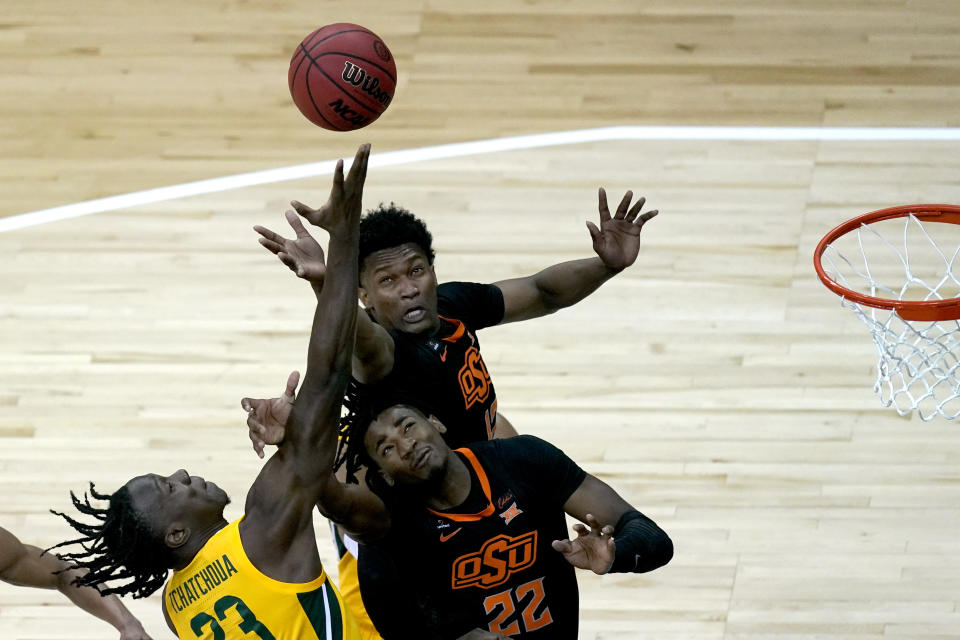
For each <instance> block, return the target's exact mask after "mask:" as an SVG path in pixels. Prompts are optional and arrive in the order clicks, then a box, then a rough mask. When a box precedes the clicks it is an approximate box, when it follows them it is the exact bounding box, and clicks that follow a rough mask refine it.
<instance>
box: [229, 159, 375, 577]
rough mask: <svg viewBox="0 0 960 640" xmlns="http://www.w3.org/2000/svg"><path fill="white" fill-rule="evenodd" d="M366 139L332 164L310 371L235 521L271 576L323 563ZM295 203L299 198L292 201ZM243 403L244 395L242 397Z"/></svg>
mask: <svg viewBox="0 0 960 640" xmlns="http://www.w3.org/2000/svg"><path fill="white" fill-rule="evenodd" d="M369 153H370V147H369V145H363V146H361V147H360V149H359V150H358V151H357V155H356V157H355V158H354V161H353V166H352V167H351V169H350V173H349V175H348V176H347V178H346V179H344V177H343V163H342V162H340V163H338V164H337V169H336V171H335V172H334V179H333V188H332V190H331V195H330V202H331V207H330V209H329V211H328V212H327V215H326V216H325V217H324V218H323V219H322V220H320V221H319V223H320V225H321V226H322V227H323V228H325V229H326V230H327V231H328V232H329V233H330V246H329V253H330V256H329V258H330V260H329V263H328V264H327V275H328V278H327V280H328V281H327V283H326V286H324V287H323V291H322V292H321V296H320V300H319V301H318V304H317V310H316V312H315V313H314V318H313V327H312V330H311V334H310V344H309V347H308V351H307V371H306V374H305V376H304V380H303V385H302V388H301V389H300V392H299V394H298V396H297V399H296V402H295V403H294V405H293V410H292V413H291V415H290V422H289V425H288V428H287V432H286V437H285V438H284V441H283V442H282V443H281V445H280V446H279V447H278V449H277V451H276V453H274V455H273V456H271V458H270V459H269V460H268V461H267V463H266V464H265V465H264V467H263V470H262V471H261V472H260V475H259V476H257V479H256V481H255V482H254V483H253V486H252V487H251V488H250V491H249V493H248V494H247V503H246V509H245V513H246V517H245V518H244V520H243V522H242V523H241V525H240V535H241V539H242V541H243V545H244V549H245V550H246V552H247V555H249V557H250V560H251V561H252V562H253V563H254V565H255V566H257V567H258V568H259V569H260V570H261V571H263V572H264V573H266V574H267V575H268V576H270V577H272V578H274V579H277V580H281V581H285V582H305V581H309V580H312V579H314V578H316V576H317V575H319V573H320V571H321V568H322V567H321V564H320V557H319V554H318V553H317V547H316V539H315V534H314V529H313V516H312V511H313V507H314V505H315V504H316V503H317V501H318V500H319V499H320V498H321V496H322V494H323V492H324V490H325V488H326V486H327V485H328V484H329V481H328V478H327V476H332V467H333V456H334V452H335V447H334V448H330V447H329V446H327V438H326V437H325V436H326V434H327V433H330V434H332V435H333V437H334V438H335V437H336V428H337V423H338V421H339V417H340V405H341V401H342V398H343V394H344V391H345V390H346V386H347V381H348V379H349V375H350V358H351V356H352V351H353V342H354V334H355V332H356V315H357V304H356V295H357V286H358V285H357V266H356V265H357V252H358V244H359V237H358V236H359V233H358V228H357V227H358V224H359V220H360V210H361V198H362V194H363V183H364V180H365V178H366V167H367V159H368V157H369ZM294 207H296V203H294ZM242 403H243V404H244V406H249V401H248V400H247V399H244V401H243V402H242Z"/></svg>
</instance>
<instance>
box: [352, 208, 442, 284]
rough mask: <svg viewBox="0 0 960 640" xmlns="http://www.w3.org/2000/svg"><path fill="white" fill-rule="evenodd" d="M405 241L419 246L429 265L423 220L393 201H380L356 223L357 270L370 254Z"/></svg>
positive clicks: (429, 240) (429, 250)
mask: <svg viewBox="0 0 960 640" xmlns="http://www.w3.org/2000/svg"><path fill="white" fill-rule="evenodd" d="M408 242H409V243H412V244H415V245H417V246H418V247H420V249H421V250H422V251H423V254H424V255H425V256H427V262H428V264H433V258H434V256H435V254H434V252H433V236H431V235H430V232H429V231H427V225H425V224H424V223H423V220H421V219H420V218H418V217H417V216H415V215H413V214H412V213H410V212H409V211H407V210H406V209H404V208H403V207H399V206H397V205H396V204H394V203H393V202H391V203H390V204H389V205H386V204H384V203H382V202H381V203H380V206H378V207H377V208H376V209H370V210H369V211H367V213H366V215H364V216H363V218H361V220H360V255H359V257H358V259H357V264H358V265H359V268H360V271H361V272H362V271H363V263H364V261H365V260H366V259H367V256H369V255H370V254H371V253H373V252H375V251H380V250H382V249H389V248H391V247H398V246H400V245H402V244H407V243H408Z"/></svg>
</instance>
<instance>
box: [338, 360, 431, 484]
mask: <svg viewBox="0 0 960 640" xmlns="http://www.w3.org/2000/svg"><path fill="white" fill-rule="evenodd" d="M396 405H404V406H407V407H411V408H413V409H415V410H417V411H419V412H420V413H421V414H423V415H424V416H429V415H431V414H433V413H435V412H434V411H433V410H432V408H431V406H430V405H429V404H427V403H426V402H425V401H424V400H423V399H421V398H419V397H418V396H417V395H415V394H412V393H410V392H409V391H406V390H405V389H404V388H403V387H401V386H397V384H396V382H393V383H391V384H376V383H374V384H362V383H360V382H358V381H357V380H356V379H355V378H350V383H349V384H348V385H347V393H346V396H345V397H344V399H343V407H344V409H345V410H346V413H345V414H344V415H343V416H342V417H341V418H340V424H339V434H340V441H339V443H338V444H337V455H336V457H335V458H334V463H333V469H334V471H337V470H338V469H340V467H342V466H346V475H347V482H353V483H358V482H359V480H358V478H357V473H358V472H359V471H360V470H361V469H364V468H365V469H366V472H365V474H364V480H365V481H366V483H367V486H368V487H370V489H372V490H373V491H374V493H377V494H379V495H380V497H385V496H386V495H387V494H388V493H393V492H395V490H394V489H391V487H390V485H388V484H387V483H386V482H385V481H384V480H383V478H382V477H381V476H380V474H379V473H377V469H378V467H377V463H376V462H374V461H373V458H371V457H370V454H369V453H367V448H366V446H365V445H364V438H365V436H366V435H367V430H368V429H369V428H370V424H371V423H372V422H373V421H374V420H375V419H376V418H377V416H378V415H380V414H381V413H382V412H383V411H384V410H385V409H388V408H390V407H393V406H396Z"/></svg>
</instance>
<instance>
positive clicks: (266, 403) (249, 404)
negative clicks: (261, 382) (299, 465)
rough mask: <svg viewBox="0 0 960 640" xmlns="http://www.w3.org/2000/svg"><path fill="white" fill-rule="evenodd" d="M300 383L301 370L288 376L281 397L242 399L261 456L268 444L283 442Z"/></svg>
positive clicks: (255, 445)
mask: <svg viewBox="0 0 960 640" xmlns="http://www.w3.org/2000/svg"><path fill="white" fill-rule="evenodd" d="M299 383H300V372H299V371H293V372H291V373H290V375H289V376H288V377H287V385H286V388H285V389H284V391H283V395H282V396H280V397H279V398H266V399H260V398H244V399H242V400H241V401H240V406H241V407H243V410H244V411H246V412H247V428H248V429H249V436H250V441H251V442H252V443H253V450H254V451H256V452H257V455H258V456H260V457H261V458H262V457H263V448H264V447H265V446H266V445H268V444H280V443H281V442H283V437H284V435H286V430H287V420H289V419H290V412H291V411H293V401H294V399H295V398H296V393H297V385H298V384H299Z"/></svg>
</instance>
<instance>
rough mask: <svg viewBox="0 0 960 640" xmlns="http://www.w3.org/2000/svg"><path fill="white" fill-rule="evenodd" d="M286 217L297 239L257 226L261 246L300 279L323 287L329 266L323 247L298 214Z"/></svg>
mask: <svg viewBox="0 0 960 640" xmlns="http://www.w3.org/2000/svg"><path fill="white" fill-rule="evenodd" d="M324 206H327V205H324ZM284 215H285V216H286V217H287V222H289V223H290V226H291V227H292V228H293V231H294V232H295V233H296V234H297V237H296V239H294V240H289V239H287V238H284V237H283V236H281V235H280V234H279V233H276V232H273V231H271V230H270V229H267V228H266V227H261V226H260V225H257V226H255V227H254V228H253V230H254V231H256V232H257V233H259V234H260V236H261V238H260V244H262V245H263V246H264V247H266V248H267V250H268V251H270V252H271V253H272V254H274V255H275V256H277V257H278V258H280V262H282V263H283V264H285V265H287V266H288V267H290V270H291V271H293V272H294V273H295V274H297V276H298V277H300V278H303V279H304V280H309V281H310V283H311V284H314V285H321V286H322V285H323V276H324V274H326V272H327V265H326V263H325V262H324V261H323V247H321V246H320V243H319V242H317V241H316V240H315V239H314V237H313V236H311V235H310V233H309V232H308V231H307V230H306V229H305V228H304V226H303V223H302V222H300V218H298V217H297V214H296V213H294V212H293V211H287V212H286V213H285V214H284Z"/></svg>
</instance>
